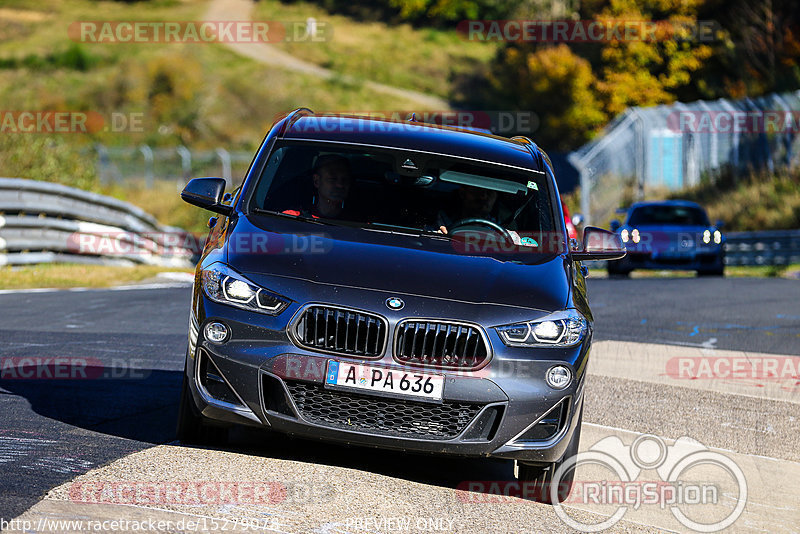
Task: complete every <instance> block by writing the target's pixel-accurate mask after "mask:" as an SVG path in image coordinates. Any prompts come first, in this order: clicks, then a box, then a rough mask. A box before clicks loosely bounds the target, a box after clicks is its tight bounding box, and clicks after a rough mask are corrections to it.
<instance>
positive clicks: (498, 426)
mask: <svg viewBox="0 0 800 534" xmlns="http://www.w3.org/2000/svg"><path fill="white" fill-rule="evenodd" d="M198 298H199V299H200V302H199V306H198V307H197V308H196V311H197V312H198V313H197V317H198V319H197V320H196V325H195V328H197V331H199V332H202V331H203V329H202V327H203V326H204V325H205V323H207V322H209V321H212V320H213V321H221V322H223V323H225V324H226V325H227V326H228V327H229V329H230V330H231V336H230V341H228V342H226V343H224V344H222V345H216V344H212V343H209V342H208V341H206V340H204V339H202V334H201V335H200V336H199V339H197V341H196V344H195V345H194V346H192V343H191V342H190V349H194V350H190V355H189V358H188V361H187V375H188V378H189V383H190V388H191V390H192V394H193V397H194V400H195V403H196V404H197V406H198V408H199V410H200V412H201V413H202V414H203V416H204V417H205V418H207V419H211V420H214V421H216V422H218V423H221V424H232V423H233V424H246V425H255V426H262V427H268V428H270V429H272V430H275V431H279V432H282V433H286V434H289V435H295V436H300V437H304V438H312V439H322V440H327V441H334V442H339V443H345V444H356V445H362V446H369V447H378V448H386V449H394V450H401V451H415V452H423V453H434V454H451V455H460V456H474V457H489V456H491V457H497V458H506V459H515V460H519V461H522V462H530V463H536V462H542V463H544V462H554V461H557V460H558V459H560V458H561V456H563V454H564V451H565V450H566V447H567V444H568V443H569V441H570V439H571V437H572V435H573V433H574V432H575V431H576V428H575V427H576V424H577V420H578V418H577V414H578V413H579V412H580V409H581V406H582V396H583V384H584V381H585V380H584V378H585V368H586V363H587V359H588V350H589V345H590V342H591V336H587V339H585V340H584V341H583V342H582V343H581V344H580V345H578V346H576V347H571V348H569V349H555V348H546V349H536V350H532V349H519V348H508V347H505V346H504V345H503V344H502V342H501V341H500V340H499V338H497V337H496V334H494V332H493V331H491V329H487V334H488V335H489V337H490V343H491V345H492V347H493V349H494V354H493V358H492V359H491V361H490V362H489V364H488V365H486V366H485V367H483V368H482V369H480V370H478V371H473V372H464V371H440V370H436V369H419V368H413V369H412V368H408V367H405V366H402V365H401V364H398V363H397V362H395V361H394V360H393V359H392V354H391V353H392V349H391V346H390V347H388V348H387V351H386V354H384V356H383V357H382V358H381V359H380V360H377V361H376V360H373V361H365V360H363V359H360V358H352V357H346V356H336V355H325V354H319V353H315V352H311V351H307V350H305V349H302V348H299V347H297V346H295V345H294V344H293V343H292V341H291V340H290V339H289V337H288V336H287V334H286V330H285V328H286V322H287V317H288V316H291V315H292V311H291V310H289V312H288V313H286V314H285V315H286V316H285V317H283V318H279V317H269V316H261V315H257V314H253V313H249V312H243V311H241V310H236V309H234V308H230V307H228V306H224V305H219V304H216V303H213V302H211V301H208V300H207V299H205V298H204V297H202V296H199V297H198ZM193 317H194V315H193ZM392 320H393V321H394V319H392ZM399 320H401V319H400V318H398V319H397V321H399ZM397 321H394V322H395V323H396V322H397ZM389 345H391V344H389ZM204 358H207V359H208V361H210V362H212V364H213V369H214V370H215V374H219V375H221V376H222V378H223V379H224V381H225V383H226V385H227V386H228V387H229V388H230V390H232V392H234V397H233V399H234V401H233V402H220V399H217V398H214V397H213V396H212V395H210V394H209V391H208V390H207V389H206V388H204V387H203V385H202V381H201V380H200V379H199V371H200V366H199V365H198V363H199V362H201V361H202V360H203V359H204ZM329 359H336V360H339V361H352V362H357V363H362V364H367V365H376V366H384V367H393V368H402V369H405V370H414V371H417V372H420V371H422V372H428V373H442V374H444V375H445V377H446V380H445V387H444V392H443V402H442V404H441V405H431V404H426V403H422V402H415V401H406V400H398V399H389V398H386V397H383V396H379V395H367V394H361V393H358V394H356V393H353V394H350V393H344V392H340V391H331V390H328V389H326V388H325V387H324V386H323V382H324V376H325V371H326V365H327V361H328V360H329ZM556 363H559V364H565V365H568V366H570V367H571V369H572V370H573V376H574V379H573V381H572V383H571V384H570V385H569V386H568V387H567V388H565V389H563V390H554V389H552V388H550V387H549V386H548V385H547V384H546V383H545V381H544V377H545V374H546V372H547V370H548V369H549V368H550V367H551V366H552V365H554V364H556ZM204 365H208V364H207V363H206V364H204ZM217 372H218V373H217ZM300 397H302V398H300ZM228 400H229V401H230V399H228ZM375 403H377V404H375ZM320 406H323V407H322V408H321V407H320ZM376 406H377V408H379V409H380V410H378V411H380V413H383V414H388V415H387V417H386V420H385V421H383V420H382V421H378V420H377V419H375V418H371V419H370V418H369V417H364V416H365V414H366V415H368V414H370V413H372V412H374V411H376ZM326 410H327V411H326ZM348 410H349V411H348ZM347 413H351V414H352V415H353V417H352V418H349V417H346V416H345V414H347ZM545 416H546V417H545ZM365 420H366V421H367V422H366V423H365ZM553 421H556V424H557V427H553ZM545 423H547V424H549V425H550V426H548V427H547V428H551V429H554V430H553V432H550V433H544V434H542V433H538V434H536V436H542V435H543V436H545V437H544V439H530V437H531V435H532V434H529V433H528V434H526V431H527V430H532V429H534V428H536V425H537V424H542V425H544V424H545ZM578 431H579V429H578Z"/></svg>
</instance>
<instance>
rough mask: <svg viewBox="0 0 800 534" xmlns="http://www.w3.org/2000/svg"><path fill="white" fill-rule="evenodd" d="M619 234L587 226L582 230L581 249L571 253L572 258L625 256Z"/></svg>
mask: <svg viewBox="0 0 800 534" xmlns="http://www.w3.org/2000/svg"><path fill="white" fill-rule="evenodd" d="M625 252H626V249H625V245H624V244H623V243H622V238H620V237H619V234H615V233H614V232H609V231H608V230H603V229H602V228H596V227H594V226H587V227H586V228H584V230H583V250H582V251H577V252H573V253H572V259H573V260H618V259H620V258H623V257H624V256H625Z"/></svg>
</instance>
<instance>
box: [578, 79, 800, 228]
mask: <svg viewBox="0 0 800 534" xmlns="http://www.w3.org/2000/svg"><path fill="white" fill-rule="evenodd" d="M798 132H800V91H797V92H793V93H782V94H771V95H766V96H763V97H759V98H745V99H742V100H735V101H734V100H723V99H720V100H715V101H697V102H692V103H688V104H683V103H677V104H673V105H670V106H657V107H650V108H639V107H636V108H631V109H628V110H627V111H625V113H623V114H622V115H620V116H618V117H617V118H616V119H615V120H614V121H613V122H611V123H610V124H609V125H608V126H607V127H606V129H605V131H604V132H603V133H602V134H601V135H600V136H599V137H597V138H596V139H594V140H593V141H592V142H590V143H588V144H586V145H584V146H582V147H581V148H580V149H578V150H576V151H574V152H572V153H571V154H570V155H569V157H568V159H569V161H570V163H572V165H574V166H575V167H576V168H577V170H578V172H579V173H580V187H581V211H582V212H583V215H584V217H585V220H586V222H587V223H594V224H604V223H605V222H606V221H607V220H608V219H609V218H610V217H611V216H612V215H613V213H614V211H615V209H617V208H619V207H623V206H624V205H625V204H626V203H627V202H630V201H631V200H638V199H642V198H644V193H645V189H647V190H648V191H650V192H653V191H654V190H655V192H656V193H658V192H661V191H663V192H668V191H675V190H679V189H682V188H685V187H691V186H694V185H697V184H699V183H701V182H703V181H706V180H708V181H712V182H713V181H714V180H715V178H716V177H717V176H719V174H720V173H721V172H722V171H723V170H727V171H728V172H732V173H734V174H736V173H744V172H750V171H751V170H761V169H768V170H770V171H773V170H775V169H776V168H777V167H779V166H783V167H787V166H788V167H792V166H795V165H797V164H798V163H799V162H798V160H799V159H800V145H798V141H800V140H798V139H797V133H798ZM651 196H652V195H651Z"/></svg>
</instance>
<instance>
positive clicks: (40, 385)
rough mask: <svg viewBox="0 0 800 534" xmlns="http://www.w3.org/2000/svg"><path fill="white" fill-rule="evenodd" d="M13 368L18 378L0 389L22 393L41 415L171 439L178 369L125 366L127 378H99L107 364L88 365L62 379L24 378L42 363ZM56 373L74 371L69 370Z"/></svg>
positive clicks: (129, 435) (148, 439) (141, 437)
mask: <svg viewBox="0 0 800 534" xmlns="http://www.w3.org/2000/svg"><path fill="white" fill-rule="evenodd" d="M15 372H16V373H17V376H18V377H19V378H17V379H3V380H0V388H2V389H4V390H6V391H8V392H9V393H11V394H13V395H19V396H20V397H24V398H25V399H26V400H27V401H28V402H29V403H30V405H31V408H32V409H33V411H34V412H36V413H37V414H39V415H42V416H44V417H47V418H49V419H53V420H56V421H60V422H62V423H66V424H68V425H72V426H76V427H79V428H84V429H86V430H91V431H94V432H100V433H102V434H109V435H112V436H117V437H120V438H125V439H131V440H135V441H141V442H144V443H152V444H157V443H166V442H169V441H171V440H173V439H174V436H175V421H176V419H177V416H178V404H179V400H180V392H181V378H182V377H181V372H180V371H154V370H149V369H139V370H129V371H126V372H127V373H128V374H129V376H130V377H128V378H103V377H102V376H103V373H104V372H106V373H107V372H108V370H107V369H106V368H103V367H93V366H87V367H82V368H81V369H80V370H79V371H76V372H75V373H74V375H73V376H76V377H77V378H74V379H66V380H58V379H52V378H51V379H38V380H37V379H24V376H25V375H26V374H28V373H31V372H36V373H40V374H39V375H38V376H42V373H44V372H46V371H43V370H42V369H41V368H38V369H35V370H34V369H31V368H25V367H18V368H17V369H16V370H15ZM60 372H64V373H67V375H66V376H70V375H71V374H72V372H71V371H70V370H69V369H67V370H61V371H60ZM53 373H55V370H53ZM6 376H8V374H6ZM32 376H37V375H32ZM53 376H56V375H55V374H54V375H53ZM83 376H85V377H86V378H83Z"/></svg>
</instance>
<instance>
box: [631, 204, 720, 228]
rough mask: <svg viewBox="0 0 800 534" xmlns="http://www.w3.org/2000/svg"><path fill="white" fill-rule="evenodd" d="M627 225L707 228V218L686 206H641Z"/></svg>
mask: <svg viewBox="0 0 800 534" xmlns="http://www.w3.org/2000/svg"><path fill="white" fill-rule="evenodd" d="M628 224H629V225H631V226H641V225H646V224H653V225H659V224H665V225H674V226H708V225H709V223H708V217H707V216H706V214H705V213H704V212H703V211H702V210H699V209H697V208H692V207H686V206H666V205H661V206H658V205H656V206H641V207H639V208H636V209H634V210H633V212H632V213H631V216H630V220H629V221H628Z"/></svg>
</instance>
